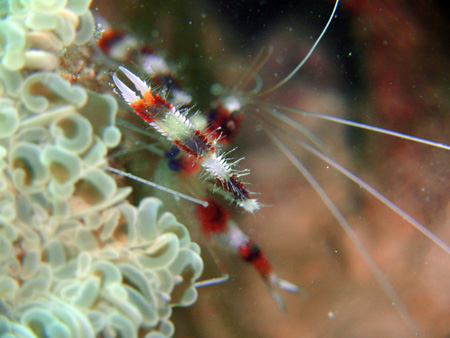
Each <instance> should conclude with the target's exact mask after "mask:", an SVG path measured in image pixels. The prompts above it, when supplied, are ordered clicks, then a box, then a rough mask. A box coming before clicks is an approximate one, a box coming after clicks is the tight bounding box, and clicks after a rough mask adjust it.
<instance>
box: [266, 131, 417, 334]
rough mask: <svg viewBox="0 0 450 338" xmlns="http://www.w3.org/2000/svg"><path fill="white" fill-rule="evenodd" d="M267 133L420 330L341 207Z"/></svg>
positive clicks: (411, 325) (402, 313)
mask: <svg viewBox="0 0 450 338" xmlns="http://www.w3.org/2000/svg"><path fill="white" fill-rule="evenodd" d="M264 131H265V132H266V134H267V135H268V136H269V137H270V138H271V140H272V142H273V143H274V144H275V145H276V146H277V147H278V149H280V150H281V152H283V153H284V155H286V157H287V158H288V159H289V161H290V162H291V163H292V164H293V165H294V166H295V167H296V168H297V169H298V171H299V172H300V173H301V174H302V175H303V177H305V179H306V180H307V181H308V183H309V184H310V185H311V186H312V187H313V188H314V190H315V191H316V192H317V194H318V195H319V197H320V198H321V199H322V201H323V202H324V203H325V205H326V206H327V208H328V209H329V210H330V212H331V213H332V214H333V216H334V217H335V218H336V220H337V221H338V223H339V224H340V225H341V227H342V229H343V230H344V231H345V232H346V233H347V235H348V236H349V238H350V239H351V241H352V242H353V244H354V245H355V246H356V248H357V249H358V251H359V253H360V254H361V256H362V258H363V259H364V260H365V262H366V264H367V265H368V266H369V268H370V270H371V271H372V273H373V274H374V276H375V278H376V279H377V281H378V283H379V284H380V286H381V287H382V289H383V290H384V292H385V293H386V295H387V296H388V297H389V299H390V300H391V302H392V305H393V306H394V307H395V308H396V310H397V311H398V313H399V314H400V317H401V318H402V319H403V320H405V322H406V324H407V325H408V327H409V329H410V330H411V331H412V332H414V333H416V334H417V332H418V329H417V327H416V325H415V322H414V320H413V319H412V318H411V316H410V314H409V312H408V310H407V309H406V307H405V305H404V304H403V302H402V301H401V299H400V297H399V296H398V294H397V292H395V290H394V288H393V287H392V285H391V283H390V282H389V280H388V278H387V277H386V276H385V275H384V274H383V272H382V271H381V270H380V268H379V267H378V265H377V264H376V263H375V261H374V260H373V258H372V256H370V254H369V252H368V251H367V249H366V247H365V246H364V244H363V243H362V242H361V240H360V239H359V238H358V236H357V235H356V233H355V232H354V231H353V229H352V227H351V226H350V224H349V223H348V222H347V220H346V219H345V217H344V216H343V215H342V213H341V212H340V211H339V209H338V208H337V207H336V205H335V204H334V203H333V201H332V200H331V199H330V197H329V196H328V194H327V193H326V192H325V190H323V188H322V186H321V185H320V184H319V182H317V180H316V179H315V178H314V176H312V175H311V173H310V172H309V171H308V169H306V167H305V166H304V165H303V164H302V163H301V162H300V161H299V160H298V159H297V158H296V157H295V156H294V154H292V152H291V151H290V150H289V149H288V148H287V147H286V146H285V145H284V144H283V143H282V142H281V141H280V140H279V139H278V138H277V137H276V136H275V134H273V133H272V132H271V131H270V130H268V129H267V128H266V129H264Z"/></svg>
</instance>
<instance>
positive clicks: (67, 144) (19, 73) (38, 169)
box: [0, 0, 203, 337]
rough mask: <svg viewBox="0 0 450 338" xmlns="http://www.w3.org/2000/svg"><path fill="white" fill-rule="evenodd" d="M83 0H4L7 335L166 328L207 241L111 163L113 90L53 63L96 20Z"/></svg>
mask: <svg viewBox="0 0 450 338" xmlns="http://www.w3.org/2000/svg"><path fill="white" fill-rule="evenodd" d="M89 4H90V1H87V0H75V1H65V0H54V1H44V0H29V1H14V0H12V1H9V2H2V3H1V4H0V18H1V19H0V61H1V63H0V336H1V337H94V336H105V337H111V336H117V335H120V336H124V337H137V336H138V334H139V336H144V335H145V337H168V336H172V335H173V332H174V327H173V324H172V323H171V322H170V316H171V312H172V307H173V306H177V305H180V306H188V305H190V304H192V303H193V302H194V301H195V300H196V298H197V292H196V289H195V287H194V282H195V280H196V279H198V278H199V277H200V275H201V272H202V270H203V262H202V260H201V258H200V256H199V254H200V248H199V247H198V245H197V244H195V243H193V242H191V239H190V236H189V233H188V231H187V229H186V228H185V227H184V226H183V225H182V224H180V223H178V222H177V220H176V218H175V217H174V216H173V215H171V214H170V213H163V214H161V213H160V209H161V207H162V203H161V202H160V201H159V200H157V199H155V198H146V199H144V200H143V201H141V203H140V205H139V207H137V208H136V207H135V206H133V205H131V204H129V203H128V202H127V201H126V200H125V198H126V197H127V196H128V195H129V194H130V192H131V188H130V187H122V188H119V187H117V184H116V182H115V180H114V179H113V178H112V177H111V176H110V175H109V174H107V173H106V172H105V171H104V169H103V166H104V165H105V163H106V155H107V153H108V149H110V148H112V147H115V146H117V145H118V143H119V142H120V138H121V134H120V131H119V129H118V128H117V127H115V126H114V120H115V115H116V112H117V102H116V100H115V99H114V98H113V97H112V96H111V95H109V94H104V93H94V92H92V91H90V90H88V89H86V88H84V87H82V86H78V85H73V84H71V83H70V82H69V81H68V80H67V79H65V78H63V77H62V76H61V75H59V74H58V73H57V67H58V63H59V58H60V55H61V53H62V52H63V51H64V50H65V48H66V47H68V46H73V44H83V43H86V42H87V41H88V40H89V39H90V38H91V36H92V34H93V32H94V28H95V27H94V26H95V23H94V20H93V16H92V14H91V12H90V11H89V9H88V7H89Z"/></svg>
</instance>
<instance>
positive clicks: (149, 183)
mask: <svg viewBox="0 0 450 338" xmlns="http://www.w3.org/2000/svg"><path fill="white" fill-rule="evenodd" d="M105 169H106V170H108V171H111V172H113V173H115V174H118V175H121V176H125V177H128V178H131V179H132V180H135V181H136V182H139V183H143V184H145V185H149V186H151V187H153V188H156V189H159V190H161V191H165V192H167V193H169V194H172V195H174V196H177V197H180V198H183V199H185V200H188V201H191V202H194V203H197V204H200V205H201V206H203V207H205V208H206V207H208V202H206V201H202V200H199V199H197V198H195V197H191V196H188V195H185V194H183V193H181V192H178V191H175V190H172V189H170V188H166V187H163V186H162V185H159V184H156V183H153V182H151V181H148V180H144V179H143V178H140V177H138V176H135V175H133V174H130V173H127V172H126V171H122V170H119V169H116V168H112V167H105Z"/></svg>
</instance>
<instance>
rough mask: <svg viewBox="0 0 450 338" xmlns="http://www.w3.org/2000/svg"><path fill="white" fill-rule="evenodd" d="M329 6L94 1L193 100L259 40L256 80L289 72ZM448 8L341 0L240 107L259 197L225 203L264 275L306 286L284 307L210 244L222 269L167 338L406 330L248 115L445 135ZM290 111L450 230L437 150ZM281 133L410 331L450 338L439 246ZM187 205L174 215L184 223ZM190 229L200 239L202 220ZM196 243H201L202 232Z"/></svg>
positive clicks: (446, 263)
mask: <svg viewBox="0 0 450 338" xmlns="http://www.w3.org/2000/svg"><path fill="white" fill-rule="evenodd" d="M333 4H334V2H333V1H306V0H305V1H287V0H286V1H285V0H282V1H274V0H273V1H272V0H265V1H262V0H261V1H247V0H243V1H235V2H229V1H213V0H211V1H207V0H202V1H174V0H172V1H143V0H142V1H127V2H123V1H119V0H116V1H108V2H107V3H106V2H104V1H97V2H94V4H93V6H92V8H96V10H97V13H98V14H100V15H102V16H103V17H104V18H106V19H107V20H108V21H109V22H110V24H111V25H112V26H113V27H115V28H117V29H123V30H125V31H127V32H130V33H131V34H134V35H135V36H136V37H138V38H140V39H142V40H144V41H145V42H147V43H148V44H149V45H151V46H153V47H154V48H155V50H158V51H160V52H161V53H162V55H164V56H165V58H166V60H167V62H169V64H170V65H172V67H173V68H174V69H175V71H176V73H177V75H178V78H179V80H180V82H182V83H183V85H184V88H185V89H186V91H188V92H189V93H190V94H192V95H193V97H194V102H196V104H197V106H196V107H197V108H198V109H200V110H207V109H208V108H209V106H210V104H211V102H212V101H213V98H214V97H213V95H212V93H211V91H212V88H217V84H220V85H221V86H222V88H224V89H227V88H230V87H231V85H232V84H233V83H234V81H236V79H237V78H238V77H239V75H240V74H242V72H243V71H244V70H245V69H246V67H248V66H249V65H250V63H251V61H252V60H253V59H254V57H255V55H256V54H257V53H258V51H259V50H261V48H264V47H268V46H273V53H272V54H271V57H270V58H269V60H268V61H267V63H266V65H265V66H264V67H263V69H262V70H261V71H260V72H259V75H260V77H261V79H262V81H263V83H264V88H269V87H270V86H271V85H273V84H275V83H277V81H279V80H280V79H282V78H283V77H284V76H285V75H287V74H288V73H289V72H290V71H291V70H292V69H293V68H294V67H295V66H296V65H297V64H298V62H299V61H300V60H301V59H302V58H303V57H304V56H305V55H306V54H307V52H308V51H309V49H310V48H311V47H312V45H313V43H314V41H315V40H316V39H317V37H318V35H319V34H320V32H321V30H322V29H323V27H324V26H325V24H326V21H327V20H328V17H329V15H330V13H331V11H332V8H333ZM449 18H450V15H449V13H448V11H446V6H445V3H444V2H443V1H414V2H406V1H400V0H394V1H376V2H375V1H369V0H362V1H357V0H348V1H341V3H340V4H339V7H338V11H337V17H335V19H334V20H333V22H332V24H331V26H330V27H329V29H328V31H327V33H326V34H325V36H324V38H323V40H322V41H321V43H320V44H319V46H318V47H317V49H316V51H315V52H314V53H313V55H312V56H311V58H310V60H309V61H308V62H307V63H306V64H305V65H304V67H303V68H302V69H301V70H300V72H299V73H298V74H297V75H296V76H295V77H294V78H293V79H292V80H291V81H289V82H288V83H287V84H286V85H285V86H283V87H281V88H279V89H278V90H277V91H275V92H274V93H272V94H271V95H269V96H268V97H264V98H262V99H261V103H260V105H259V106H255V107H248V111H249V114H248V116H247V115H246V116H244V119H243V130H242V132H241V133H240V136H239V137H238V138H237V139H236V141H235V145H237V146H238V149H237V151H236V152H235V153H233V156H234V157H239V156H245V158H246V159H245V160H244V161H242V162H241V163H240V166H241V167H242V168H250V169H251V175H250V176H249V177H248V179H247V180H248V181H250V182H251V183H252V186H251V190H253V191H257V192H260V193H261V196H259V197H258V198H259V199H260V200H261V202H262V203H264V204H266V205H268V206H269V207H266V208H264V209H262V210H261V211H260V212H259V213H257V214H256V215H246V214H241V213H240V212H239V211H236V212H235V214H234V218H235V219H236V221H237V222H238V224H239V225H240V226H241V227H242V228H243V229H244V231H245V232H246V233H247V234H249V235H250V236H251V237H252V238H253V239H254V240H255V241H256V242H258V243H259V244H260V246H261V248H262V249H263V250H264V252H265V253H266V255H267V256H268V258H269V260H270V261H271V263H272V265H273V267H274V269H275V272H276V273H277V274H278V275H279V276H280V277H281V278H284V279H287V280H289V281H291V282H293V283H295V284H296V285H298V286H300V287H301V289H302V292H301V293H300V294H299V295H291V294H287V293H283V294H282V296H283V298H284V300H285V303H286V308H287V312H286V313H283V312H282V311H280V309H279V308H278V307H277V305H276V303H275V302H274V301H273V299H272V298H271V296H270V294H269V292H268V291H267V289H266V287H265V285H264V283H263V282H262V280H261V279H260V277H259V275H258V274H257V273H256V271H254V269H253V268H252V266H250V265H248V264H246V263H245V262H242V261H241V260H239V258H237V257H236V256H234V255H233V254H232V253H230V252H228V251H227V250H223V249H221V248H220V247H218V248H217V247H214V250H215V251H216V252H217V254H218V255H219V256H220V259H221V261H222V263H223V264H224V265H225V267H226V269H227V271H228V273H229V274H230V280H229V281H228V282H226V283H223V284H220V285H216V286H210V287H205V288H201V289H199V299H198V301H197V303H196V304H195V305H194V306H192V307H190V308H178V309H176V310H175V312H174V315H173V317H172V319H173V321H174V322H175V325H176V333H175V336H176V337H212V336H214V337H219V338H220V337H361V336H364V337H407V336H413V335H414V334H413V332H412V331H411V330H410V329H409V327H408V324H407V320H405V319H404V318H402V317H401V315H400V314H399V313H398V312H397V310H396V308H395V307H394V306H392V304H391V300H390V299H389V298H388V297H387V296H386V295H385V293H384V292H383V290H382V289H381V287H380V286H379V284H378V282H377V281H376V279H375V278H374V277H373V274H372V272H371V271H370V269H369V268H368V266H367V265H366V264H365V262H364V261H363V259H362V258H361V255H360V254H359V253H358V251H357V250H356V248H355V246H354V245H353V243H352V242H351V240H350V239H349V238H348V236H347V235H346V234H345V233H344V231H343V230H342V228H341V227H340V226H339V224H338V222H337V221H336V220H335V219H334V218H333V216H332V214H331V213H330V212H329V211H328V210H327V208H326V207H325V206H324V205H323V203H322V201H321V200H320V199H319V197H318V196H317V194H316V193H315V192H314V191H313V190H312V188H310V186H309V185H308V183H307V182H306V181H305V180H304V179H303V177H302V176H301V174H300V173H299V172H298V171H297V170H296V169H295V168H294V167H293V166H292V165H291V164H290V162H288V160H287V159H286V158H285V156H284V155H283V154H282V153H280V151H279V150H278V149H277V148H276V147H275V146H274V145H273V144H271V142H270V140H268V139H267V137H266V136H265V134H264V133H262V132H261V125H263V124H264V121H262V120H260V119H258V118H255V115H252V114H250V112H251V111H252V110H255V109H259V110H261V111H262V110H264V108H265V107H267V105H266V102H269V103H276V104H279V105H281V106H288V107H294V108H298V109H302V110H306V111H311V112H315V113H321V114H329V115H333V116H338V117H342V118H347V119H351V120H354V121H358V122H363V123H367V124H371V125H375V126H378V127H383V128H387V129H391V130H395V131H398V132H402V133H406V134H410V135H414V136H417V137H421V138H425V139H430V140H433V141H437V142H442V143H446V144H449V143H450V137H449V135H450V127H449V126H450V124H449V122H450V114H449V112H450V109H449V108H450V93H449V90H450V89H449V88H450V58H449V56H450V55H449V54H450V51H449V48H448V46H449V45H450V41H449V40H450V19H449ZM215 84H216V86H214V85H215ZM249 86H250V88H249V89H251V88H252V84H250V85H249ZM290 116H291V117H293V118H295V119H297V120H298V121H301V122H302V124H304V125H305V126H307V127H308V128H310V129H311V130H312V131H313V132H314V133H315V134H316V135H317V136H318V137H319V138H320V139H322V140H323V142H324V143H325V144H326V145H327V152H328V154H330V155H331V156H332V157H333V158H334V159H336V160H337V161H338V162H339V163H341V164H343V165H344V166H345V167H347V168H348V169H350V170H351V171H353V172H354V173H356V174H357V175H358V176H360V177H361V178H362V179H364V180H365V181H367V182H368V183H369V184H371V185H373V186H374V187H375V188H376V189H378V190H379V191H380V192H382V193H383V194H384V195H385V196H386V197H388V198H389V199H390V200H392V201H394V202H395V203H396V204H398V205H399V206H400V207H401V208H402V209H403V210H405V211H407V212H408V213H409V214H410V215H412V216H413V217H415V218H416V219H417V220H419V221H420V222H422V223H423V224H425V225H426V226H427V227H428V228H429V229H430V230H431V231H433V232H434V233H436V234H437V235H438V236H439V237H441V238H442V239H443V240H444V241H446V242H447V243H450V204H449V195H448V191H449V186H450V181H449V179H450V174H449V170H448V168H449V165H450V163H449V162H450V160H449V159H450V156H449V152H448V151H445V150H441V149H437V148H433V147H430V146H425V145H419V144H415V143H412V142H408V141H404V140H399V139H396V138H393V137H390V136H383V135H377V134H375V133H371V132H366V131H361V130H358V129H355V128H349V127H343V126H340V125H336V124H333V123H331V122H325V121H321V120H319V119H316V118H303V117H301V116H295V115H294V116H292V115H290ZM124 118H125V117H124ZM274 125H275V127H276V128H277V129H279V130H280V131H281V132H282V133H284V132H292V131H291V129H289V128H288V127H284V126H282V125H280V124H278V123H274ZM284 141H285V142H286V143H287V144H288V145H289V146H290V147H291V149H292V151H293V152H294V154H295V155H296V156H297V158H299V159H300V160H301V161H302V162H303V163H304V164H305V165H306V166H307V167H308V169H309V170H310V171H311V173H313V175H314V176H315V177H316V179H317V180H318V181H319V183H320V184H321V185H322V186H323V187H324V188H325V190H326V191H327V193H328V194H329V195H330V197H331V198H332V200H333V201H334V202H335V203H336V205H337V206H338V207H339V209H340V210H341V212H342V213H343V214H344V216H345V217H346V219H347V220H348V222H349V223H350V224H351V226H352V228H353V229H354V231H355V232H356V233H357V235H358V236H359V237H360V239H361V240H362V241H363V243H364V245H365V246H366V247H367V249H368V251H369V252H370V254H371V256H372V257H373V258H374V260H375V261H376V263H377V264H378V266H379V267H380V269H381V270H382V271H383V273H384V274H385V275H386V276H387V277H388V278H389V280H390V282H391V283H392V286H393V287H394V289H395V290H396V291H397V293H398V295H399V297H400V298H401V300H402V301H403V302H404V305H405V306H406V308H407V310H408V314H409V316H411V318H412V319H413V321H414V324H415V325H416V326H417V328H418V332H419V334H420V336H422V337H448V336H449V335H450V322H449V321H448V318H449V316H450V293H449V292H448V291H449V289H450V256H449V255H448V254H446V253H445V252H444V251H443V250H441V249H440V248H438V247H437V246H436V245H435V244H433V243H432V242H431V241H430V240H428V239H427V238H425V237H424V236H423V235H422V234H421V233H419V232H418V231H416V230H415V229H413V227H412V226H411V225H409V224H408V223H407V222H405V221H403V220H402V219H401V217H399V216H398V215H396V214H394V213H393V212H392V211H391V210H390V209H388V208H387V207H386V206H384V205H383V204H381V203H380V202H379V201H378V200H376V199H375V198H373V197H371V196H370V195H369V194H367V193H365V192H364V191H363V190H362V189H360V188H359V187H358V186H357V185H355V184H353V183H352V182H350V181H349V180H348V179H346V178H345V177H344V176H342V175H341V174H339V173H338V172H336V171H335V170H334V169H332V168H328V167H327V165H326V164H325V163H324V162H321V161H320V160H318V159H316V158H314V157H313V156H312V155H309V154H308V153H306V152H305V151H303V150H302V149H301V148H300V146H298V145H295V144H294V143H293V142H292V141H291V140H289V139H286V140H284ZM146 156H148V154H147V155H146ZM158 183H161V184H163V183H164V182H158ZM184 214H186V212H185V213H184ZM193 218H194V215H192V219H188V218H185V219H183V218H180V221H181V222H182V223H185V224H187V225H190V224H192V225H193V226H194V227H195V223H196V222H195V220H193ZM192 232H193V236H194V238H197V237H195V236H196V235H195V234H196V233H198V232H199V231H198V230H195V229H193V230H192ZM197 240H198V241H199V242H200V243H202V242H205V240H203V239H202V238H201V236H200V235H199V234H198V239H197ZM204 256H205V261H206V272H205V275H207V276H214V275H217V274H218V271H217V268H216V267H214V264H213V263H212V262H211V261H212V259H211V257H210V255H209V254H208V251H207V250H204ZM403 316H404V317H406V316H407V314H405V313H404V314H403Z"/></svg>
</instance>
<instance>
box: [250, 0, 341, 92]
mask: <svg viewBox="0 0 450 338" xmlns="http://www.w3.org/2000/svg"><path fill="white" fill-rule="evenodd" d="M338 4H339V0H336V2H335V4H334V8H333V12H331V15H330V18H329V19H328V22H327V24H326V25H325V28H324V29H323V30H322V33H320V35H319V37H318V38H317V40H316V42H315V43H314V45H313V46H312V48H311V49H310V50H309V52H308V54H306V56H305V57H304V58H303V60H302V61H300V63H299V64H298V65H297V67H295V68H294V70H293V71H292V72H290V73H289V74H288V75H287V76H286V77H285V78H284V79H283V80H281V81H280V82H278V83H277V84H276V85H274V86H273V87H271V88H269V89H267V90H265V91H263V92H261V93H259V94H258V95H256V96H255V97H261V96H264V95H267V94H269V93H271V92H273V91H274V90H276V89H278V88H280V87H281V86H282V85H284V84H285V83H286V82H288V81H289V80H290V79H291V78H292V77H293V76H294V75H295V74H296V73H297V72H298V70H299V69H300V68H302V66H303V65H304V64H305V62H306V61H308V59H309V57H310V56H311V54H312V53H313V52H314V49H316V47H317V45H318V44H319V42H320V40H321V39H322V37H323V36H324V34H325V32H326V31H327V29H328V26H330V23H331V20H333V17H334V14H335V13H336V9H337V6H338Z"/></svg>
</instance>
